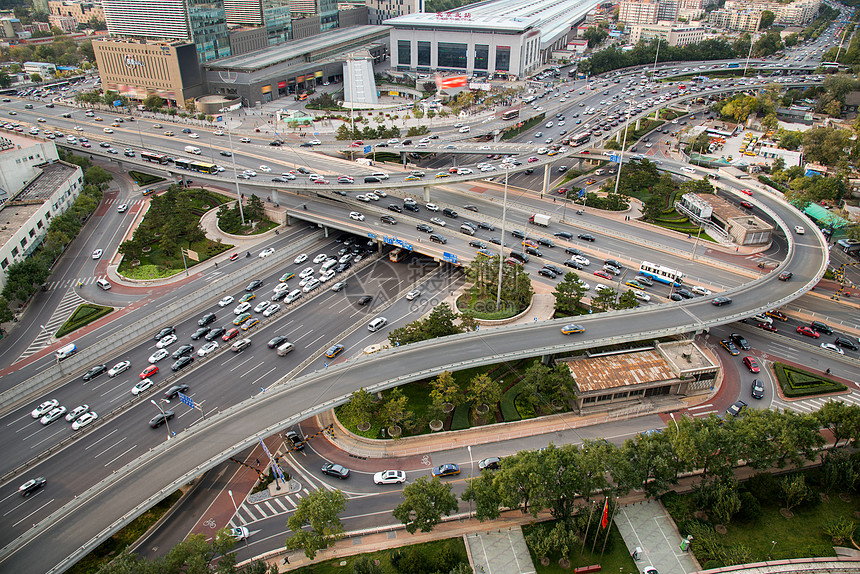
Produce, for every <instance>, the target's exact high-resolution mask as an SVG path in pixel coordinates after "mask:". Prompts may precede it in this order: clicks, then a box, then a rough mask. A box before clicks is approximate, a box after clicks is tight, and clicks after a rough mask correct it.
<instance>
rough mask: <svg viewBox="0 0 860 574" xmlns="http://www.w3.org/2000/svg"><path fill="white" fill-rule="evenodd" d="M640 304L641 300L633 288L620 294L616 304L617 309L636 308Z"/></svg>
mask: <svg viewBox="0 0 860 574" xmlns="http://www.w3.org/2000/svg"><path fill="white" fill-rule="evenodd" d="M638 306H639V300H638V299H636V295H635V294H634V293H633V291H632V290H631V289H628V290H627V291H625V292H624V293H622V294H621V295H619V296H618V302H617V303H616V304H615V308H616V309H635V308H636V307H638Z"/></svg>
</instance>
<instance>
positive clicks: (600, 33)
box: [582, 26, 609, 48]
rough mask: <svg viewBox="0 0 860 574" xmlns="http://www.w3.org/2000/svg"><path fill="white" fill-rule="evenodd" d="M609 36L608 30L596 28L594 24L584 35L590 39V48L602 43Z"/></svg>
mask: <svg viewBox="0 0 860 574" xmlns="http://www.w3.org/2000/svg"><path fill="white" fill-rule="evenodd" d="M607 36H609V33H608V32H606V31H605V30H603V29H602V28H596V27H594V26H591V27H590V28H589V29H588V30H586V31H585V33H584V34H583V35H582V37H583V38H585V39H586V40H588V47H589V48H594V47H595V46H597V45H598V44H600V43H601V42H602V41H604V40H605V39H606V37H607Z"/></svg>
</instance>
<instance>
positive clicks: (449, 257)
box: [442, 251, 457, 264]
mask: <svg viewBox="0 0 860 574" xmlns="http://www.w3.org/2000/svg"><path fill="white" fill-rule="evenodd" d="M442 261H447V262H448V263H454V264H456V263H457V256H456V255H454V254H453V253H448V252H447V251H443V252H442Z"/></svg>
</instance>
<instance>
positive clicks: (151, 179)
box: [128, 170, 167, 185]
mask: <svg viewBox="0 0 860 574" xmlns="http://www.w3.org/2000/svg"><path fill="white" fill-rule="evenodd" d="M128 175H129V176H131V178H132V179H133V180H134V183H136V184H137V185H152V184H155V183H161V182H162V181H167V180H166V179H164V178H163V177H159V176H157V175H152V174H151V173H142V172H140V171H134V170H130V171H129V172H128Z"/></svg>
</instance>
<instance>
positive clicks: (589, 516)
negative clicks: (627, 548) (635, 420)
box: [502, 233, 594, 556]
mask: <svg viewBox="0 0 860 574" xmlns="http://www.w3.org/2000/svg"><path fill="white" fill-rule="evenodd" d="M502 236H504V233H503V234H502ZM592 516H594V501H593V500H592V501H591V509H590V510H589V511H588V524H587V525H586V526H585V537H584V538H583V539H582V549H581V550H580V551H579V555H580V556H582V553H583V552H585V544H586V542H588V531H589V530H590V529H591V518H592Z"/></svg>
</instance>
